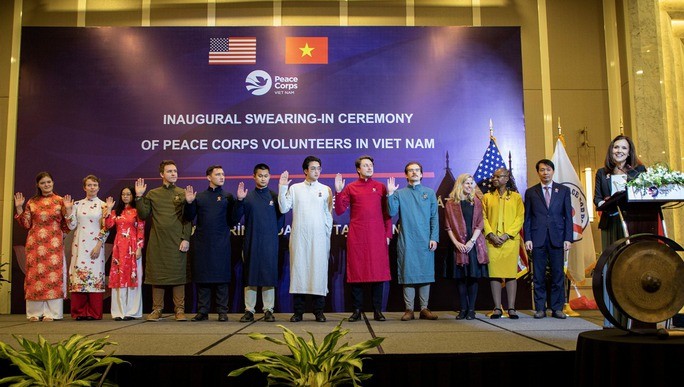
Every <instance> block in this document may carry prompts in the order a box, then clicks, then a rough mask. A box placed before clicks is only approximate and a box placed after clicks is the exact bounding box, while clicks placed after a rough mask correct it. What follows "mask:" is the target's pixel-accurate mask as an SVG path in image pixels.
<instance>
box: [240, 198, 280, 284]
mask: <svg viewBox="0 0 684 387" xmlns="http://www.w3.org/2000/svg"><path fill="white" fill-rule="evenodd" d="M243 215H244V217H245V241H244V244H243V253H242V260H243V262H244V266H243V278H244V284H245V286H276V285H277V284H278V238H279V237H278V233H279V232H280V229H281V228H282V227H283V224H284V216H283V214H281V213H280V208H279V206H278V194H277V193H275V192H273V191H271V190H269V189H268V188H261V189H259V188H255V189H254V190H252V191H249V192H248V193H247V196H246V197H245V199H244V200H238V201H237V205H236V206H235V220H240V219H241V218H242V216H243Z"/></svg>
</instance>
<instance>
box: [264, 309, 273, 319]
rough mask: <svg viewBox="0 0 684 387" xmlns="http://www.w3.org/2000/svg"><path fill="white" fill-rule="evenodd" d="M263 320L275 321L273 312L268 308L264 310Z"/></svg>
mask: <svg viewBox="0 0 684 387" xmlns="http://www.w3.org/2000/svg"><path fill="white" fill-rule="evenodd" d="M264 321H266V322H274V321H275V316H274V315H273V312H271V311H270V310H267V311H265V312H264Z"/></svg>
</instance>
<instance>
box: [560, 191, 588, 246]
mask: <svg viewBox="0 0 684 387" xmlns="http://www.w3.org/2000/svg"><path fill="white" fill-rule="evenodd" d="M561 184H563V185H564V186H566V187H568V188H570V200H571V201H572V235H573V239H574V240H575V241H578V240H581V239H582V233H583V232H584V229H585V228H586V227H587V225H588V224H589V209H588V208H587V197H586V196H585V195H584V192H582V189H580V187H578V186H577V185H576V184H573V183H571V182H568V181H564V182H562V183H561Z"/></svg>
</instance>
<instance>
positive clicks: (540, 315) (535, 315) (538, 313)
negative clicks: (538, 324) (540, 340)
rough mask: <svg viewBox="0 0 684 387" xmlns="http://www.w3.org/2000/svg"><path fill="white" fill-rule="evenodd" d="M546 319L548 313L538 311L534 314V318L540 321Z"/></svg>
mask: <svg viewBox="0 0 684 387" xmlns="http://www.w3.org/2000/svg"><path fill="white" fill-rule="evenodd" d="M544 317H546V312H545V311H543V310H538V311H536V312H534V318H536V319H540V318H544Z"/></svg>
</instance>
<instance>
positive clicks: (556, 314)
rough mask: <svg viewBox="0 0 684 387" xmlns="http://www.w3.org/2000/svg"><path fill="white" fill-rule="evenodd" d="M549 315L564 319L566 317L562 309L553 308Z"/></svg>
mask: <svg viewBox="0 0 684 387" xmlns="http://www.w3.org/2000/svg"><path fill="white" fill-rule="evenodd" d="M551 317H553V318H559V319H561V320H565V318H566V317H567V315H566V314H565V313H563V312H562V311H560V310H554V311H553V312H551Z"/></svg>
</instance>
